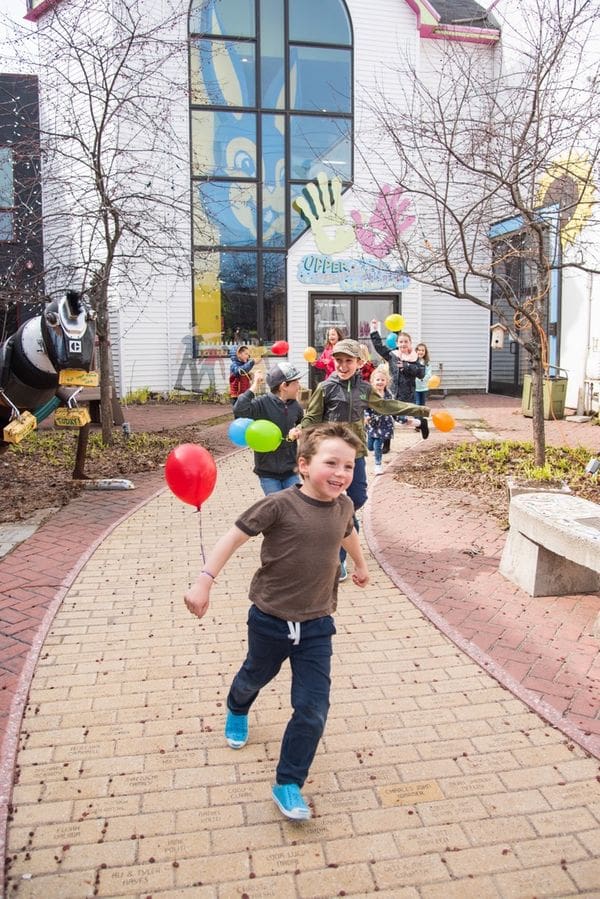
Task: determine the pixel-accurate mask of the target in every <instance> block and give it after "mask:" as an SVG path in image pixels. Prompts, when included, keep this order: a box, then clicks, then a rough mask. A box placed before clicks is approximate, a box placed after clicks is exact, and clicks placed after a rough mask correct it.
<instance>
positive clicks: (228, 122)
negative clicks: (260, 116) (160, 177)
mask: <svg viewBox="0 0 600 899" xmlns="http://www.w3.org/2000/svg"><path fill="white" fill-rule="evenodd" d="M192 174H194V175H205V176H208V177H210V176H211V175H217V176H224V177H226V178H256V116H254V115H251V114H250V113H236V112H209V111H208V110H206V111H204V110H194V111H193V112H192Z"/></svg>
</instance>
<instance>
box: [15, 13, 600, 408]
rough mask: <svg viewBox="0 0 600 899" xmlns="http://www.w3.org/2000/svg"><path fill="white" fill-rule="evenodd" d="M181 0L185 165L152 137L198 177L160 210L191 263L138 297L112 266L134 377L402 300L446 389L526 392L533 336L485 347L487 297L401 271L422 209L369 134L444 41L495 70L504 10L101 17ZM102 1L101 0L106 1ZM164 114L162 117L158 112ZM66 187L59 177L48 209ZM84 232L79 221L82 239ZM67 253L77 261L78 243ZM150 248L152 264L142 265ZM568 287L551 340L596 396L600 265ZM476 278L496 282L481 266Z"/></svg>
mask: <svg viewBox="0 0 600 899" xmlns="http://www.w3.org/2000/svg"><path fill="white" fill-rule="evenodd" d="M80 3H81V0H30V10H29V13H28V18H30V19H34V20H36V21H37V23H38V28H39V29H40V30H43V29H44V28H51V27H52V21H51V20H52V18H53V17H55V16H56V17H60V16H61V15H66V11H67V9H71V8H73V7H75V6H77V5H79V4H80ZM83 5H84V6H86V7H88V8H91V7H92V4H91V3H87V4H83ZM169 5H170V6H171V7H173V9H174V10H175V12H176V13H177V11H178V10H179V18H178V19H177V25H176V32H177V33H176V35H175V36H174V37H175V38H177V40H178V41H179V45H178V46H179V49H178V50H176V51H173V52H171V54H170V55H169V58H168V61H167V62H165V67H164V69H163V70H162V76H163V77H164V78H165V79H167V78H168V79H169V81H170V82H171V83H172V84H173V85H174V88H173V93H172V96H173V100H172V102H171V103H170V104H169V110H168V117H169V121H168V127H169V129H172V130H173V132H175V133H176V135H177V139H178V141H179V143H180V146H182V147H183V148H184V151H185V154H186V155H187V159H188V167H186V166H178V167H176V166H174V165H171V164H170V163H169V162H168V161H166V157H167V155H168V154H167V153H164V158H162V159H160V152H159V148H157V147H156V143H155V144H154V146H155V148H156V149H155V155H154V158H155V164H154V167H153V177H158V175H159V174H160V171H159V169H160V166H162V174H163V176H164V182H165V184H167V183H169V184H170V189H171V190H173V191H177V193H178V194H185V192H186V191H189V197H191V201H190V202H189V203H188V208H187V210H182V209H180V211H179V213H178V217H177V219H176V220H175V221H174V220H173V218H172V216H171V218H170V219H167V218H166V219H165V222H166V224H165V230H168V229H169V228H172V229H173V231H174V232H176V233H177V234H178V236H179V237H180V238H181V240H182V242H183V243H184V244H185V242H186V241H187V246H188V248H189V257H188V258H187V259H186V258H183V257H182V262H183V264H182V265H181V266H180V270H179V272H178V274H177V275H176V276H175V275H173V273H172V272H169V273H167V272H165V273H164V274H163V275H162V276H161V275H160V274H154V273H151V276H152V277H151V279H150V280H149V281H148V282H147V283H150V284H151V289H150V290H148V291H144V295H143V298H140V297H139V295H136V294H135V291H134V290H133V287H132V286H131V277H130V275H131V271H132V270H131V269H129V270H128V271H127V276H125V275H124V274H123V273H121V275H120V273H119V270H118V268H117V277H116V278H115V279H114V280H113V282H111V283H112V284H113V287H112V288H111V303H112V313H111V315H112V318H111V325H112V343H113V355H114V366H115V373H116V379H117V389H118V391H119V393H120V394H121V395H126V394H127V393H129V392H130V391H131V390H133V389H135V388H137V387H145V386H147V387H150V388H151V389H152V390H155V391H167V390H170V389H172V388H173V387H174V386H175V385H177V386H179V383H180V382H182V383H183V385H184V386H185V387H187V388H192V389H199V390H203V389H205V388H206V387H208V386H209V385H211V384H213V383H216V386H217V388H223V387H224V385H225V383H226V381H227V376H228V369H229V359H228V351H229V348H230V347H231V345H232V344H235V343H240V342H247V343H249V344H255V345H261V346H265V347H269V346H270V345H271V344H272V343H273V342H274V341H278V340H286V341H287V342H288V344H289V358H290V360H291V361H292V362H294V363H296V364H298V365H300V366H303V365H304V366H305V365H306V363H305V362H304V358H303V352H304V350H305V348H306V347H308V346H314V347H316V348H317V349H319V348H321V347H322V346H323V343H324V339H325V331H326V330H327V329H328V328H329V326H331V325H333V324H335V325H337V326H339V327H340V328H341V329H342V330H343V331H344V333H345V334H347V335H350V336H353V337H357V338H359V339H361V340H366V341H368V331H369V322H370V321H371V319H373V318H375V319H378V320H379V321H381V322H383V321H384V320H385V318H386V317H387V315H389V314H390V313H392V312H399V313H401V315H402V316H403V318H404V320H405V330H407V331H408V332H409V333H411V334H412V336H413V339H416V340H424V341H425V342H426V343H427V344H428V346H429V349H430V353H431V356H432V360H433V365H434V370H437V369H438V367H441V369H442V371H443V386H444V388H445V389H446V390H449V391H453V390H478V391H484V390H486V389H488V386H489V385H490V383H492V385H493V386H494V387H495V389H497V390H502V392H508V393H511V392H512V393H515V394H517V393H519V392H520V389H521V388H520V385H521V383H522V374H523V364H522V361H521V362H520V363H519V361H518V360H517V362H516V363H515V364H513V362H514V356H515V349H518V348H516V347H511V346H510V343H507V345H506V348H505V352H506V353H509V354H511V356H512V357H513V360H512V361H510V360H509V365H508V367H507V366H506V365H504V364H501V362H500V356H499V355H497V354H495V352H492V351H491V350H490V323H491V319H490V313H489V311H488V310H486V309H484V308H481V307H479V306H477V305H474V304H473V303H469V302H466V301H464V300H458V299H455V298H452V297H441V296H440V295H439V294H437V293H435V292H434V290H433V289H432V288H428V287H426V286H423V285H421V284H419V283H417V282H416V281H412V280H411V279H409V278H407V277H406V276H405V274H404V270H403V268H402V265H401V263H400V258H399V256H398V254H397V253H396V248H395V236H397V235H398V233H404V226H406V234H407V235H410V225H411V220H412V218H413V217H414V215H416V216H418V215H419V209H418V208H415V206H414V201H413V206H407V205H405V204H404V203H403V200H404V199H405V198H404V197H403V196H402V194H401V192H400V191H398V189H397V185H394V184H393V183H391V184H390V183H389V181H388V180H387V179H386V167H385V165H383V166H382V165H381V160H379V161H377V160H375V159H369V158H365V154H364V149H362V148H364V147H365V146H368V145H369V135H370V134H371V133H372V131H373V127H374V118H373V105H374V103H375V102H377V101H378V100H380V99H381V98H384V99H388V100H390V101H393V102H398V100H399V98H400V97H401V96H402V95H403V92H402V91H401V87H402V86H403V85H402V83H401V82H402V79H403V77H404V78H406V77H408V76H409V73H410V69H411V67H413V68H414V70H415V71H416V72H418V73H419V76H420V77H422V78H424V79H430V80H431V81H432V82H434V81H435V79H436V78H437V77H438V75H439V69H440V61H441V59H442V55H443V53H444V50H445V48H446V47H447V45H448V42H453V44H454V45H456V46H458V47H460V48H461V51H462V52H464V54H465V55H466V54H471V53H477V54H478V55H479V58H480V60H481V61H482V64H483V65H488V66H489V69H490V73H491V72H493V71H494V70H495V67H496V66H497V64H498V59H499V53H500V49H499V48H500V38H501V34H500V29H499V26H498V23H497V21H496V20H495V19H494V17H493V14H492V13H488V12H486V10H485V8H484V5H480V4H478V3H476V2H474V0H371V2H369V3H365V2H364V0H346V2H344V0H193V2H192V3H191V7H190V10H189V15H188V4H187V2H186V3H183V2H182V3H180V4H179V3H178V2H177V0H171V2H170V4H169V2H167V0H135V2H130V3H129V4H124V6H123V4H122V0H113V4H112V13H111V12H109V13H108V16H107V18H106V23H107V24H106V27H107V28H108V29H110V27H111V24H110V16H111V15H112V14H114V12H115V11H118V10H119V9H120V8H127V7H129V8H130V9H131V10H133V8H134V7H135V8H136V9H138V8H139V9H140V10H142V11H143V14H144V16H145V17H146V19H147V21H148V22H152V21H153V20H155V21H156V22H160V21H161V20H162V18H161V17H164V16H165V10H166V9H167V8H168V7H169ZM491 6H495V4H491ZM61 10H62V11H63V12H62V13H61ZM98 10H104V14H105V15H106V10H107V4H106V3H102V4H100V6H99V7H98ZM101 17H102V13H101V12H98V18H97V21H98V22H100V21H102V18H101ZM172 21H175V20H172ZM170 36H171V37H172V38H173V34H171V35H170ZM188 38H189V57H188ZM174 45H175V42H174ZM402 60H404V61H405V63H402ZM42 103H43V97H42ZM162 114H164V110H163V113H162ZM164 125H165V119H164V118H163V119H159V118H158V117H157V128H159V127H163V126H164ZM165 146H166V144H165ZM390 152H391V149H390ZM384 155H385V153H384ZM159 159H160V162H156V160H159ZM322 176H325V177H324V178H323V177H322ZM338 185H339V187H340V190H338ZM295 201H298V202H299V206H295V205H294V202H295ZM59 202H60V199H59V198H58V197H57V195H56V193H54V194H50V193H48V195H47V196H46V197H45V211H46V210H47V211H48V212H50V211H51V210H52V208H54V207H55V205H56V204H57V203H59ZM300 207H303V212H304V215H301V214H300V211H299V208H300ZM390 210H393V211H394V215H393V216H392V218H393V221H390ZM309 223H310V227H309ZM491 225H492V222H490V226H491ZM81 233H82V229H80V230H79V232H77V231H76V230H74V231H73V234H72V235H71V236H70V239H71V246H72V248H73V247H75V248H76V240H77V236H78V234H79V235H81ZM407 239H408V238H407ZM174 243H175V242H174ZM53 245H54V247H56V246H59V245H60V244H59V243H57V242H56V241H55V242H54V244H53V240H52V230H51V227H50V226H49V227H48V235H47V239H46V249H47V252H48V253H51V252H52V247H53ZM76 254H77V250H75V254H74V255H76ZM59 256H60V254H59ZM190 258H191V259H192V264H191V265H190V264H189V259H190ZM90 259H91V256H90ZM56 261H57V262H58V263H60V262H61V260H60V258H57V260H56ZM64 263H65V264H67V263H68V264H69V265H71V266H74V263H73V258H69V259H68V260H66V259H65V260H64ZM149 268H151V266H149V265H148V264H147V262H146V263H144V264H140V265H139V274H140V280H144V283H146V275H147V274H148V273H149V272H148V269H149ZM142 276H143V277H142ZM134 280H135V279H134ZM59 281H60V279H59V280H58V281H56V282H55V284H54V285H53V286H55V287H56V289H58V287H59ZM115 284H116V285H117V286H116V287H115V286H114V285H115ZM566 291H568V293H569V298H570V301H569V303H568V304H566V303H565V302H564V301H563V303H562V305H561V304H560V303H559V305H558V306H557V307H556V310H555V311H556V315H557V318H556V319H554V320H553V321H555V322H557V324H555V325H554V326H552V327H555V328H556V338H555V346H554V356H553V359H554V363H555V364H556V365H558V366H560V368H561V369H564V370H567V371H568V375H569V395H568V400H567V402H568V404H569V405H572V406H575V405H576V403H577V397H578V392H579V391H580V390H583V389H584V388H585V390H586V391H587V392H588V393H589V394H590V397H591V395H592V393H593V392H594V391H597V389H598V380H596V381H595V384H594V383H592V384H591V386H589V384H587V385H586V381H587V382H589V380H590V378H591V377H594V378H596V379H598V378H600V362H598V359H599V358H600V296H599V292H598V291H599V288H598V281H597V279H596V280H595V281H594V279H593V278H592V277H591V276H589V277H588V276H584V275H581V274H577V273H575V272H574V273H573V275H571V276H569V278H568V279H566V278H564V279H563V283H562V295H563V297H564V295H565V292H566ZM480 296H481V299H483V300H489V293H488V288H487V287H486V286H485V284H482V285H481V288H480ZM191 322H193V323H194V331H193V333H194V335H195V341H194V345H195V350H196V352H197V353H198V355H200V356H201V357H203V358H204V362H202V363H201V365H200V366H199V368H198V367H197V366H195V365H194V364H187V363H188V362H189V360H188V359H187V358H186V351H189V348H190V347H191V343H192V342H191V339H190V334H191V332H190V323H191ZM549 324H550V325H552V322H550V323H549ZM385 333H386V331H385V329H383V334H384V336H385ZM188 355H189V353H188ZM494 358H495V361H494ZM494 365H496V368H497V371H496V373H495V374H494V371H493V367H494ZM511 365H512V368H511ZM498 371H500V373H501V375H500V376H498ZM507 372H508V374H507ZM192 374H193V380H192ZM595 402H596V400H595Z"/></svg>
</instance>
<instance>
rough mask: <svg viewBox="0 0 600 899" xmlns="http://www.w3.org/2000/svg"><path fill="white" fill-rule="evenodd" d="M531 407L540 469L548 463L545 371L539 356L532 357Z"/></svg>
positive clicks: (537, 461)
mask: <svg viewBox="0 0 600 899" xmlns="http://www.w3.org/2000/svg"><path fill="white" fill-rule="evenodd" d="M531 405H532V411H533V423H532V424H533V454H534V462H535V465H536V466H537V467H538V468H541V467H542V465H544V464H545V462H546V429H545V425H544V370H543V368H542V361H541V359H540V357H539V355H538V354H536V355H535V356H534V355H532V356H531Z"/></svg>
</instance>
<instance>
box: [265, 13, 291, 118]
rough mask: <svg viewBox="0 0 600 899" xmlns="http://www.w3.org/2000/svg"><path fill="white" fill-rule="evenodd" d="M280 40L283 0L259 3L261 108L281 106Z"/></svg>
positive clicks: (282, 89)
mask: <svg viewBox="0 0 600 899" xmlns="http://www.w3.org/2000/svg"><path fill="white" fill-rule="evenodd" d="M283 39H284V34H283V0H260V65H261V73H260V77H261V81H262V89H261V104H262V107H263V109H283V107H284V104H285V91H284V84H283V75H284V71H285V67H284V62H283V52H284V49H283V48H284V40H283Z"/></svg>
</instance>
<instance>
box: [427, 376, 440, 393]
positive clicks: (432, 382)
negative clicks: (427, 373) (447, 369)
mask: <svg viewBox="0 0 600 899" xmlns="http://www.w3.org/2000/svg"><path fill="white" fill-rule="evenodd" d="M441 383H442V379H441V378H440V377H439V375H432V376H431V377H430V379H429V380H428V381H427V386H428V387H429V389H430V390H435V388H436V387H439V386H440V384H441Z"/></svg>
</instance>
